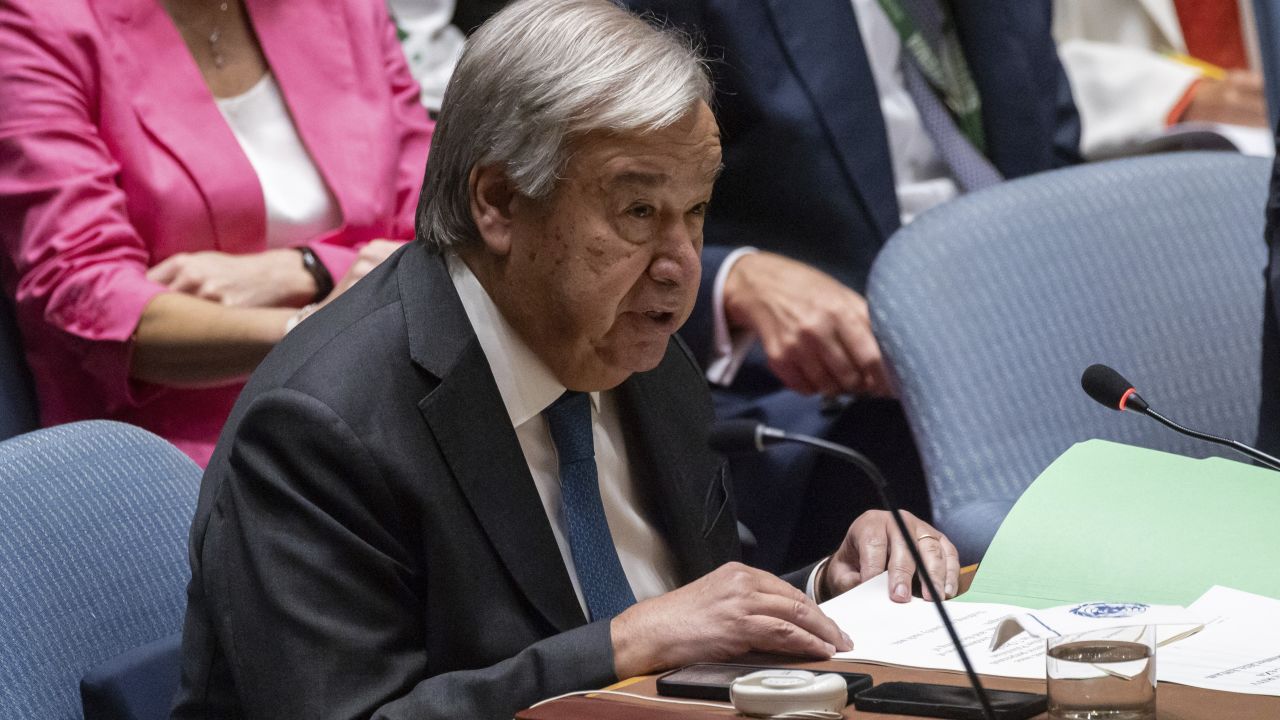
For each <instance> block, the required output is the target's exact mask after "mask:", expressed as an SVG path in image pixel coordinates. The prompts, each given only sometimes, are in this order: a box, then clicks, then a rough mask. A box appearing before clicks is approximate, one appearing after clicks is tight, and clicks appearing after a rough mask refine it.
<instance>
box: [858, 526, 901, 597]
mask: <svg viewBox="0 0 1280 720" xmlns="http://www.w3.org/2000/svg"><path fill="white" fill-rule="evenodd" d="M856 542H857V547H858V565H859V568H858V569H859V571H860V575H861V576H862V582H866V581H867V580H869V579H871V578H873V577H875V576H877V575H879V574H880V573H882V572H884V571H885V569H886V568H887V567H888V564H889V535H888V526H887V524H885V523H880V524H878V525H877V526H875V527H872V528H870V529H868V530H864V531H863V532H861V533H859V534H858V536H857V540H856ZM892 589H893V587H892V586H890V590H892Z"/></svg>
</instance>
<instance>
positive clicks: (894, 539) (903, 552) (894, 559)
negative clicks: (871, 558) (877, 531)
mask: <svg viewBox="0 0 1280 720" xmlns="http://www.w3.org/2000/svg"><path fill="white" fill-rule="evenodd" d="M908 527H909V526H908ZM884 531H885V534H886V536H887V540H888V548H889V558H888V561H887V565H888V567H887V568H886V572H888V573H889V597H891V598H893V599H894V600H895V601H896V602H907V601H908V600H910V599H911V576H912V575H914V574H915V572H916V563H915V561H914V560H912V559H911V550H910V549H909V548H908V547H907V541H906V540H905V539H904V538H903V537H902V533H900V532H898V528H897V527H896V526H891V524H890V523H886V524H885V525H884Z"/></svg>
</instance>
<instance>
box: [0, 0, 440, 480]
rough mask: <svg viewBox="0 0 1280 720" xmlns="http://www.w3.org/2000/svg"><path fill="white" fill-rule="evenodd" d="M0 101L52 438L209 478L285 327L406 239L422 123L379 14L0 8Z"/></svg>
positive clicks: (252, 3) (356, 7)
mask: <svg viewBox="0 0 1280 720" xmlns="http://www.w3.org/2000/svg"><path fill="white" fill-rule="evenodd" d="M0 107H3V108H4V112H3V114H2V115H0V241H2V242H3V247H4V253H3V255H2V257H0V279H2V280H3V284H4V290H5V292H6V294H7V295H8V297H9V299H10V300H11V301H13V303H14V305H15V311H16V315H17V320H18V325H19V327H20V329H21V331H22V336H23V341H24V345H25V349H26V355H27V360H28V363H29V364H30V366H31V370H32V375H33V377H34V380H35V384H36V394H37V396H38V400H39V404H40V414H41V422H42V423H43V424H46V425H51V424H57V423H62V422H68V421H72V420H79V419H86V418H110V419H116V420H121V421H125V422H129V423H132V424H134V425H138V426H141V427H143V428H147V429H149V430H151V431H153V432H155V433H157V434H159V435H161V436H163V437H165V438H166V439H168V440H170V441H172V442H173V443H174V444H175V445H177V446H178V447H179V448H180V449H182V450H183V451H184V452H186V453H187V454H188V455H190V456H191V457H192V458H194V459H195V460H196V461H197V462H199V463H201V464H204V463H206V462H207V461H208V459H209V454H210V452H211V451H212V448H213V444H214V442H215V441H216V439H217V436H218V433H219V431H220V429H221V427H222V424H223V422H224V421H225V419H226V417H227V414H228V412H229V410H230V408H231V405H232V403H233V402H234V400H235V398H236V396H237V395H238V394H239V392H240V388H241V382H242V380H243V378H244V377H246V376H247V375H248V374H249V372H251V371H252V370H253V368H254V367H255V366H256V365H257V364H258V362H259V361H260V360H261V359H262V357H263V356H265V355H266V353H267V352H268V351H269V350H270V349H271V347H273V346H274V345H275V343H276V342H277V341H278V340H279V339H280V338H281V337H283V335H284V333H285V332H286V331H287V329H288V328H289V327H291V326H292V325H293V324H296V323H297V322H298V321H300V320H301V319H303V318H304V317H305V316H306V315H307V314H308V313H309V312H311V310H313V309H314V308H315V307H316V305H317V304H319V303H323V302H325V301H327V300H329V299H331V298H332V297H333V296H335V295H337V294H338V293H340V292H342V291H343V290H344V289H345V288H346V287H348V286H350V284H352V283H353V282H354V281H355V280H357V279H359V277H361V276H362V275H363V274H364V273H366V272H368V270H369V269H370V268H372V267H373V266H374V265H376V264H377V263H378V262H379V261H380V260H381V259H382V258H383V257H385V256H386V255H387V254H389V253H390V251H391V250H393V249H394V248H395V247H396V246H397V245H398V243H397V242H390V241H389V240H407V239H409V238H411V237H412V236H413V215H414V209H415V206H416V202H417V196H418V188H419V185H420V183H421V179H422V175H423V169H424V167H425V163H426V157H427V150H428V147H429V145H430V139H431V130H432V124H431V121H430V120H429V119H428V117H427V113H426V111H425V110H424V109H423V107H422V106H421V104H420V103H419V96H418V86H417V84H416V83H415V82H414V80H413V78H412V77H411V76H410V74H409V71H408V68H407V67H406V64H405V60H404V54H403V53H402V52H401V48H400V45H399V43H398V42H397V37H396V33H395V29H394V27H393V26H392V23H391V22H390V19H389V17H388V15H387V7H386V4H385V1H384V0H292V1H291V2H287V3H284V2H267V1H265V0H94V1H93V2H90V1H89V0H57V1H56V2H50V1H49V0H14V1H13V2H6V3H4V4H3V5H0ZM337 380H340V379H337Z"/></svg>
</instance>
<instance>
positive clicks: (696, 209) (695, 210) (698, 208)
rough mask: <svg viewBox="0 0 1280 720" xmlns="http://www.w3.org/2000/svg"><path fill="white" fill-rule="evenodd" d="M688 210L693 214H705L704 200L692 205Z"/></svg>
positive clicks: (705, 205) (705, 204)
mask: <svg viewBox="0 0 1280 720" xmlns="http://www.w3.org/2000/svg"><path fill="white" fill-rule="evenodd" d="M689 212H690V213H691V214H693V215H706V214H707V203H704V202H703V203H698V204H697V205H694V206H693V207H691V208H689Z"/></svg>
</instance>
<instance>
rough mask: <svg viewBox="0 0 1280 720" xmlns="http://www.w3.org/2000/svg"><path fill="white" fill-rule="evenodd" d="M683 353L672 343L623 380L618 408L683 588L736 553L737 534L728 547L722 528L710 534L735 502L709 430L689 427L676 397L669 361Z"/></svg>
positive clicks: (634, 468) (635, 469)
mask: <svg viewBox="0 0 1280 720" xmlns="http://www.w3.org/2000/svg"><path fill="white" fill-rule="evenodd" d="M680 355H681V353H680V351H679V350H678V349H676V347H675V345H674V343H673V344H672V346H671V347H670V349H669V350H668V352H667V359H666V360H665V361H664V363H663V365H662V366H659V368H658V369H657V370H654V371H650V372H648V373H641V374H638V375H633V376H632V377H631V378H630V379H628V380H627V381H626V382H625V383H623V384H622V385H621V386H620V387H619V388H618V410H619V413H620V415H621V417H622V419H623V427H624V428H625V431H624V432H625V433H626V441H627V461H628V462H629V463H630V465H631V476H632V481H633V482H635V483H636V484H637V485H639V486H640V487H642V488H644V490H645V491H646V493H647V495H648V497H649V498H650V500H651V502H652V503H653V506H654V507H655V508H656V509H657V511H658V514H659V518H660V521H661V525H662V529H663V530H664V532H665V535H666V540H667V543H668V545H669V546H670V548H671V552H672V554H673V555H674V556H675V558H676V562H677V564H678V566H679V567H678V572H679V578H680V583H681V584H682V585H683V584H685V583H689V582H692V581H693V580H696V579H698V578H699V577H702V576H703V575H705V574H707V573H708V572H711V571H712V570H714V569H715V568H716V567H717V566H718V565H719V564H720V563H722V562H724V561H725V560H727V559H729V558H734V557H736V556H737V550H736V547H734V546H733V542H734V541H736V538H737V535H736V532H734V533H731V538H730V541H729V543H728V547H726V546H725V545H726V543H725V537H724V534H723V532H721V533H715V534H713V533H712V532H711V531H712V529H713V527H714V526H715V525H716V524H717V521H722V520H723V519H724V517H723V516H724V514H725V513H728V514H729V516H730V517H732V504H731V502H730V501H729V496H728V487H727V485H726V482H727V478H726V477H725V476H724V475H723V473H722V464H721V463H720V462H719V460H718V459H717V458H715V457H714V456H712V455H711V454H710V451H709V450H708V449H707V445H706V437H705V428H704V427H700V428H699V429H700V430H701V431H699V432H693V433H690V432H684V429H687V428H688V423H689V418H688V413H689V405H688V402H687V400H682V401H680V402H676V398H673V392H678V390H677V389H678V388H681V387H683V385H682V384H681V383H680V381H679V379H678V378H672V377H671V375H670V374H669V373H666V372H664V369H665V368H667V367H668V366H669V365H670V364H676V363H678V364H684V363H687V361H686V360H685V359H684V358H683V357H680ZM693 422H695V423H697V422H698V421H697V420H694V421H693ZM677 428H679V429H680V430H679V431H677ZM735 531H736V528H735Z"/></svg>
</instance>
